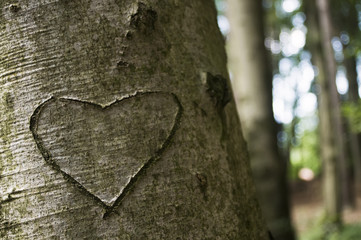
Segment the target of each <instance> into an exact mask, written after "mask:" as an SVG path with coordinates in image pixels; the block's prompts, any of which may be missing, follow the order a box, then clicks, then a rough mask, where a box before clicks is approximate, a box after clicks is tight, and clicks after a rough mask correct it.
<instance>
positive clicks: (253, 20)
mask: <svg viewBox="0 0 361 240" xmlns="http://www.w3.org/2000/svg"><path fill="white" fill-rule="evenodd" d="M216 6H217V9H218V24H219V26H220V29H221V31H222V33H223V35H224V37H225V39H226V48H227V52H228V56H229V69H230V75H231V82H232V85H233V91H234V94H235V98H236V102H237V107H238V111H239V115H240V118H241V122H242V127H243V132H244V135H245V137H246V139H247V141H248V146H249V152H250V157H251V165H252V170H253V174H254V179H255V182H256V187H257V192H258V196H259V200H260V203H261V206H262V208H263V211H264V215H265V217H266V220H267V224H268V228H269V229H270V231H271V232H272V234H273V235H274V238H275V239H278V240H282V239H285V240H292V239H301V240H306V239H310V240H312V239H315V240H316V239H317V240H318V239H347V240H352V239H361V218H360V217H361V194H360V192H361V157H360V147H361V134H360V133H361V101H360V95H361V87H360V86H361V85H360V79H359V74H361V36H360V29H361V1H360V0H263V1H262V0H259V1H258V0H256V1H252V0H250V1H243V0H216Z"/></svg>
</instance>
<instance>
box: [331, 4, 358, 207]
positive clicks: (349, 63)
mask: <svg viewBox="0 0 361 240" xmlns="http://www.w3.org/2000/svg"><path fill="white" fill-rule="evenodd" d="M340 9H341V10H342V11H340ZM332 10H333V12H334V13H335V15H336V16H338V18H337V20H336V27H337V29H338V32H339V35H341V38H345V37H346V38H347V37H348V41H343V42H344V44H345V47H344V51H343V53H344V65H345V68H346V73H347V80H348V85H349V88H348V93H347V102H351V103H355V104H356V103H357V102H358V101H359V99H360V96H359V93H358V89H359V86H358V81H357V69H356V58H357V48H358V42H359V38H360V29H359V27H358V11H357V9H356V6H355V3H354V1H352V0H348V1H341V2H333V4H332ZM348 129H350V127H349V126H348ZM348 143H349V148H350V157H351V160H352V161H351V164H349V167H348V170H349V172H350V175H351V177H350V179H351V181H352V182H353V184H352V185H354V186H353V189H352V190H353V191H350V192H353V193H354V194H353V197H352V198H351V199H350V200H351V201H350V204H351V207H355V205H356V201H355V200H356V197H355V196H356V195H357V191H356V194H355V190H360V186H361V153H360V147H361V135H360V134H357V133H354V132H352V131H350V130H349V131H348Z"/></svg>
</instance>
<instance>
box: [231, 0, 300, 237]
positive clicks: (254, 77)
mask: <svg viewBox="0 0 361 240" xmlns="http://www.w3.org/2000/svg"><path fill="white" fill-rule="evenodd" d="M228 9H229V11H228V15H229V16H228V17H229V20H230V24H231V33H230V41H229V42H230V48H229V49H230V51H229V56H230V66H231V70H232V76H233V79H232V80H233V86H234V92H235V96H236V102H237V109H238V112H239V115H240V119H241V122H242V126H243V131H244V134H245V138H246V140H247V142H248V143H249V151H250V158H251V166H252V172H253V176H254V179H255V182H256V189H257V195H258V197H259V200H260V204H261V208H262V210H263V212H264V215H265V218H266V220H267V225H268V227H269V229H270V231H271V232H272V233H273V234H274V236H275V239H287V240H291V239H294V232H293V229H292V225H291V219H290V210H289V197H288V186H287V171H286V165H287V164H286V161H285V159H283V158H282V157H281V154H280V152H279V150H278V146H277V125H276V122H275V120H274V117H273V111H272V71H271V68H270V62H269V61H268V56H267V51H266V49H265V46H264V28H263V9H262V2H261V1H242V0H229V1H228ZM250 23H252V24H250Z"/></svg>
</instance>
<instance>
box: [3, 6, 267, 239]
mask: <svg viewBox="0 0 361 240" xmlns="http://www.w3.org/2000/svg"><path fill="white" fill-rule="evenodd" d="M223 44H224V43H223V38H222V36H221V34H220V32H219V30H218V28H217V24H216V11H215V8H214V4H213V3H212V1H210V0H208V1H207V0H200V1H191V0H185V1H178V0H172V1H165V0H159V1H150V0H144V1H143V3H141V2H138V1H135V0H125V1H118V0H102V1H100V0H79V1H69V0H42V1H38V0H22V1H18V3H17V4H14V3H13V1H8V0H4V1H0V112H1V115H0V201H1V202H0V238H1V239H49V238H51V239H245V240H246V239H247V240H249V239H254V240H258V239H266V238H267V235H266V231H265V227H264V224H263V220H262V217H261V214H260V210H259V207H258V203H257V201H256V197H255V192H254V187H253V182H252V180H251V173H250V167H249V162H248V156H247V151H246V147H245V143H244V140H243V137H242V133H241V131H240V124H239V121H238V117H237V113H236V108H235V104H234V101H233V100H231V98H230V96H231V95H232V94H231V93H230V92H229V88H228V84H229V83H228V82H229V81H228V75H227V69H226V64H225V62H226V56H225V53H224V49H223Z"/></svg>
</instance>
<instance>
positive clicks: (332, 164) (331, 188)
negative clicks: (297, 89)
mask: <svg viewBox="0 0 361 240" xmlns="http://www.w3.org/2000/svg"><path fill="white" fill-rule="evenodd" d="M316 5H317V7H318V17H319V24H320V34H321V35H320V36H321V43H322V44H321V46H322V50H323V61H324V62H325V64H323V67H324V73H325V78H324V80H325V81H324V82H322V83H320V85H321V99H320V118H321V120H320V122H321V132H322V136H323V138H322V139H321V141H322V142H323V141H325V142H328V143H327V144H325V145H322V149H321V151H322V156H323V161H324V173H323V174H324V186H323V189H324V202H325V214H326V215H325V220H326V222H327V223H330V224H332V225H334V224H335V225H336V226H337V225H339V224H340V223H341V199H340V192H339V189H340V187H341V189H343V190H346V189H347V188H346V187H345V177H346V176H345V170H346V168H345V156H344V141H343V138H344V136H343V134H344V132H343V130H342V120H341V113H340V103H339V96H338V92H337V88H336V71H337V69H336V62H335V59H334V55H333V48H332V45H331V38H332V31H333V28H332V24H331V18H330V9H329V3H328V1H327V0H317V1H316ZM330 129H334V131H330ZM339 182H340V184H341V186H339Z"/></svg>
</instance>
